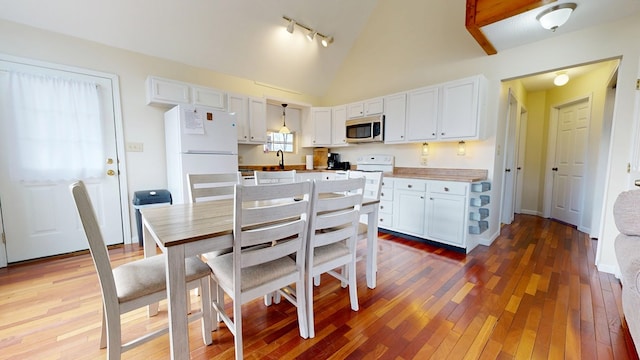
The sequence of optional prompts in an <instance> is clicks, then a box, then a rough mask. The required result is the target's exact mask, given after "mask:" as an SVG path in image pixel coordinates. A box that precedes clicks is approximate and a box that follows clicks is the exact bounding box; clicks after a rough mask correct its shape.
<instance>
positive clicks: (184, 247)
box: [140, 198, 380, 359]
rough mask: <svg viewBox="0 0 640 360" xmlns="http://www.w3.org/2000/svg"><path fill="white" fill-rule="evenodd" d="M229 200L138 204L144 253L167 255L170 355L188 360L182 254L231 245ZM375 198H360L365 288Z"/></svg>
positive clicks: (373, 253)
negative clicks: (364, 238)
mask: <svg viewBox="0 0 640 360" xmlns="http://www.w3.org/2000/svg"><path fill="white" fill-rule="evenodd" d="M233 202H234V200H233V199H227V200H215V201H207V202H200V203H188V204H176V205H167V206H159V207H149V208H142V209H140V212H141V214H142V226H143V230H144V233H143V234H144V236H143V238H144V255H145V257H149V256H153V255H156V246H155V245H157V246H158V247H159V248H160V249H161V250H162V252H163V253H165V254H166V260H165V268H166V272H167V299H168V301H167V302H168V312H169V338H170V343H171V359H189V339H188V326H187V325H188V318H187V287H186V282H185V277H186V276H185V258H187V257H189V256H195V255H199V254H204V253H207V252H210V251H214V250H219V249H227V248H230V247H232V246H233V234H232V229H233ZM379 202H380V201H379V200H378V199H370V198H363V202H362V208H361V213H362V214H366V215H367V223H368V229H367V250H366V251H367V256H366V275H367V276H366V277H367V286H368V287H369V288H371V289H373V288H375V287H376V272H377V248H378V203H379Z"/></svg>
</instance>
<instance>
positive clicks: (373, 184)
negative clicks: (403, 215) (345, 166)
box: [348, 170, 382, 261]
mask: <svg viewBox="0 0 640 360" xmlns="http://www.w3.org/2000/svg"><path fill="white" fill-rule="evenodd" d="M348 177H349V178H350V179H355V178H364V179H365V184H364V190H363V193H362V197H363V198H365V199H375V200H380V192H381V191H382V171H357V170H349V172H348ZM366 219H367V216H366V215H361V216H360V223H359V224H358V241H361V240H365V241H366V240H367V236H368V231H369V230H368V224H367V222H366ZM374 236H378V234H374ZM363 258H364V256H359V257H358V261H360V260H362V259H363Z"/></svg>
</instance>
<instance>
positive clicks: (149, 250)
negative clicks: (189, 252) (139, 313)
mask: <svg viewBox="0 0 640 360" xmlns="http://www.w3.org/2000/svg"><path fill="white" fill-rule="evenodd" d="M142 230H143V235H142V239H143V246H144V257H145V258H148V257H151V256H155V255H156V243H155V241H154V240H153V237H152V236H151V233H150V232H149V229H148V228H147V224H146V223H144V222H143V223H142ZM156 315H158V303H155V304H149V305H148V306H147V316H156Z"/></svg>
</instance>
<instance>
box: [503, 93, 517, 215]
mask: <svg viewBox="0 0 640 360" xmlns="http://www.w3.org/2000/svg"><path fill="white" fill-rule="evenodd" d="M518 108H519V105H518V100H517V99H516V98H515V97H514V96H513V94H512V93H511V91H509V109H508V112H507V116H508V118H507V133H506V141H505V147H504V177H503V184H504V186H503V194H502V216H501V220H500V221H501V222H502V223H503V224H511V222H513V214H514V189H515V179H514V178H515V167H516V159H517V154H516V149H517V148H518V147H517V144H516V143H517V131H516V130H517V124H518V115H519V110H518Z"/></svg>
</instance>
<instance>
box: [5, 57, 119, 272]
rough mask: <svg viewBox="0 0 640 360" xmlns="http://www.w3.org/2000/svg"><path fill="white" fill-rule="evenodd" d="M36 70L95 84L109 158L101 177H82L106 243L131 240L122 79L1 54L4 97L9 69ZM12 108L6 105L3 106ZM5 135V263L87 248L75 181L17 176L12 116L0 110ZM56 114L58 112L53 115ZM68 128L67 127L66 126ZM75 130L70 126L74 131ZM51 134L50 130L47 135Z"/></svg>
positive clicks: (103, 164) (104, 160) (32, 71)
mask: <svg viewBox="0 0 640 360" xmlns="http://www.w3.org/2000/svg"><path fill="white" fill-rule="evenodd" d="M13 71H15V72H19V73H22V74H35V75H37V76H48V77H50V78H55V79H65V80H69V81H85V82H91V83H95V84H96V87H97V89H98V97H99V99H100V119H102V120H101V124H102V125H101V128H102V139H103V144H104V145H101V146H103V147H104V153H105V155H106V157H105V159H103V160H102V161H103V162H102V161H101V162H102V164H101V166H104V171H103V172H101V174H102V175H100V176H97V177H92V178H80V179H81V180H84V181H85V182H86V183H87V187H88V188H89V189H90V194H91V198H92V201H93V205H94V208H95V210H96V213H97V215H98V218H99V221H100V225H101V230H102V232H103V235H104V237H105V240H106V241H107V244H116V243H123V242H124V241H127V239H129V241H130V232H129V228H130V224H129V216H126V213H127V211H126V209H128V204H127V202H128V200H127V188H126V177H125V163H124V158H122V159H120V158H118V154H119V153H120V154H122V153H124V152H123V149H124V146H123V142H122V138H123V136H122V118H121V111H120V102H119V99H120V97H119V84H118V78H117V76H115V75H112V74H104V73H99V72H94V71H90V70H85V69H78V68H72V67H66V66H58V65H55V64H49V63H42V62H37V61H32V60H28V59H20V58H14V57H9V56H0V89H2V90H1V92H2V99H3V100H5V99H7V98H8V96H7V93H6V92H7V91H9V87H8V82H9V74H10V72H13ZM3 108H4V109H6V108H7V104H6V103H5V104H3ZM1 115H2V117H1V119H0V120H1V121H0V124H1V125H2V126H3V130H2V133H1V134H0V138H1V143H2V146H3V147H4V148H3V149H2V150H3V151H2V152H3V155H2V156H0V185H1V186H0V189H2V191H1V192H0V199H1V203H0V212H1V213H2V219H3V227H2V233H3V237H4V239H5V242H4V244H3V246H1V247H0V248H1V249H0V267H4V266H6V265H7V264H8V263H13V262H19V261H24V260H29V259H35V258H41V257H47V256H52V255H58V254H63V253H69V252H74V251H78V250H83V249H87V248H88V245H87V242H86V239H85V237H84V233H83V232H82V230H81V227H80V223H79V219H78V216H77V214H76V211H75V208H74V205H73V201H72V199H71V195H70V193H69V190H68V185H69V183H71V182H72V181H73V180H72V179H58V180H38V181H31V180H28V179H24V178H19V177H16V176H15V172H12V169H13V165H11V164H12V163H15V162H16V157H15V156H16V155H15V153H16V152H15V151H11V148H9V147H10V146H14V145H10V144H11V143H12V142H13V139H14V137H13V135H12V132H11V131H10V129H11V127H10V126H9V125H10V124H11V120H10V119H12V117H10V116H9V114H7V113H3V114H1ZM52 118H53V116H52ZM65 129H67V128H65ZM70 130H71V129H69V131H70ZM45 135H46V134H45Z"/></svg>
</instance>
